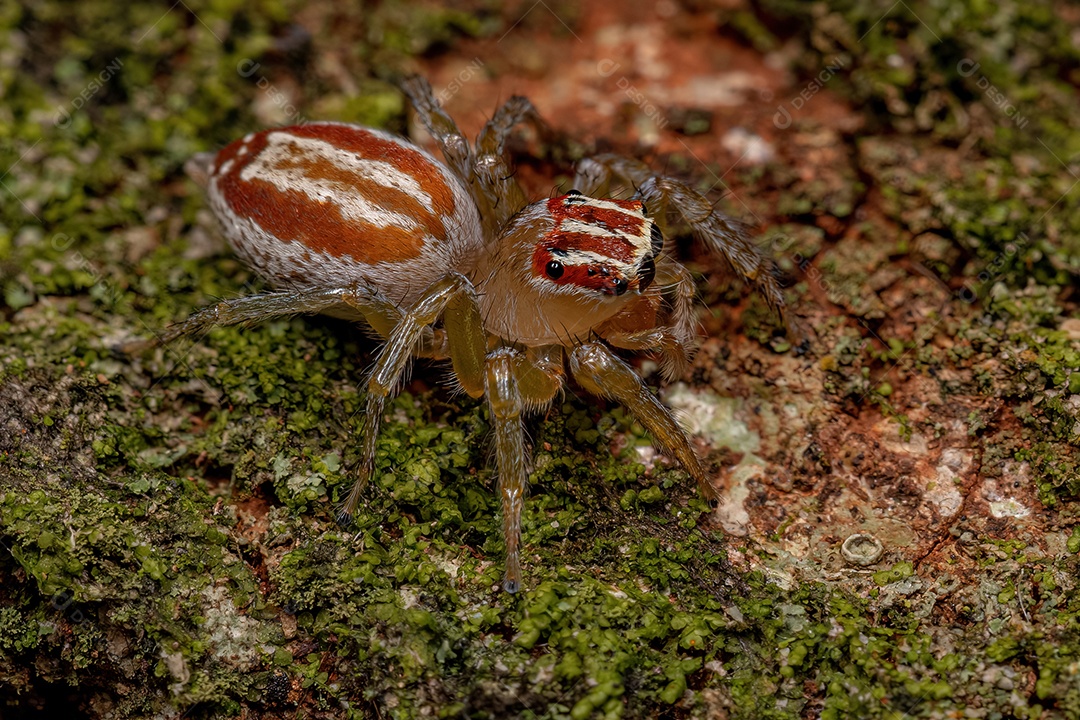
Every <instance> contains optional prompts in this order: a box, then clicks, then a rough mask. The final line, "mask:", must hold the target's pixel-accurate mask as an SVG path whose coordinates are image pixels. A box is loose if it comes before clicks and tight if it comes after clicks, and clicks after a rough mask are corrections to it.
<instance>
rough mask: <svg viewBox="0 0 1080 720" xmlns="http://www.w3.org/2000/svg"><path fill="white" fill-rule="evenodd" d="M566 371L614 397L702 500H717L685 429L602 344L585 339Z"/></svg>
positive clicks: (603, 394) (595, 390) (586, 385)
mask: <svg viewBox="0 0 1080 720" xmlns="http://www.w3.org/2000/svg"><path fill="white" fill-rule="evenodd" d="M570 374H571V375H573V376H574V379H575V380H577V381H578V384H579V385H581V387H583V388H585V389H586V390H587V391H589V392H590V393H592V394H593V395H598V396H600V397H605V398H609V399H611V400H615V401H616V402H618V403H619V404H620V405H622V406H623V407H625V408H626V409H627V410H629V411H630V413H631V414H632V415H633V416H634V417H636V418H637V419H638V421H639V422H640V423H641V424H642V425H644V426H645V429H646V430H648V431H649V434H650V435H651V436H652V438H653V440H655V441H656V442H657V443H658V444H659V445H660V447H661V448H663V449H665V450H667V451H668V452H671V453H672V454H673V455H675V457H676V458H678V460H679V462H680V463H682V466H683V468H684V469H685V470H686V471H687V472H688V473H690V476H691V477H693V478H694V480H695V481H697V484H698V487H700V488H701V494H702V495H704V496H705V499H706V500H708V501H709V502H710V503H714V502H716V501H717V500H718V499H719V497H720V496H719V494H718V493H717V491H716V488H714V487H713V485H712V483H711V482H710V481H709V477H708V475H707V474H706V473H705V468H704V467H703V466H702V464H701V460H700V459H699V458H698V456H697V453H695V452H694V448H693V447H692V446H691V445H690V439H689V438H688V437H687V436H686V432H685V431H684V430H683V429H682V428H681V427H679V423H678V422H676V421H675V417H674V416H673V415H672V414H671V411H670V410H669V409H668V408H667V407H665V406H664V404H663V403H661V402H660V401H659V400H657V399H656V397H655V396H653V394H652V392H651V391H650V390H649V387H648V386H647V385H646V384H645V383H644V381H642V379H641V378H640V377H638V375H637V373H635V372H634V370H633V368H631V367H630V366H629V365H627V364H626V363H625V362H623V361H622V360H621V359H619V358H618V357H617V356H616V355H615V354H614V353H612V352H611V350H609V349H608V348H607V347H605V346H604V345H603V344H602V343H599V342H588V343H584V344H582V345H578V346H577V347H575V348H574V349H573V350H572V351H571V352H570Z"/></svg>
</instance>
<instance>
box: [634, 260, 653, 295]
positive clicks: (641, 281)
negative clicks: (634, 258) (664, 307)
mask: <svg viewBox="0 0 1080 720" xmlns="http://www.w3.org/2000/svg"><path fill="white" fill-rule="evenodd" d="M654 277H656V263H655V262H654V261H653V259H652V258H649V259H648V260H646V261H645V262H643V263H642V264H641V269H640V270H638V274H637V291H638V293H639V294H640V293H643V292H645V290H646V289H647V288H648V287H649V286H650V285H652V281H653V278H654Z"/></svg>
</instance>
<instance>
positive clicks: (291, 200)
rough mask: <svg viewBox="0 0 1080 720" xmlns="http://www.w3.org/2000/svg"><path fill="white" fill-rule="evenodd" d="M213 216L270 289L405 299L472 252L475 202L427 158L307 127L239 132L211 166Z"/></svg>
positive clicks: (332, 127)
mask: <svg viewBox="0 0 1080 720" xmlns="http://www.w3.org/2000/svg"><path fill="white" fill-rule="evenodd" d="M209 196H210V201H211V205H212V207H213V209H214V213H215V214H216V215H217V217H218V219H219V220H220V222H221V225H222V228H223V230H224V232H225V235H226V237H227V238H228V240H229V242H230V244H231V245H232V246H233V248H234V250H235V251H236V252H237V254H238V255H240V257H241V258H242V259H243V260H244V261H245V262H247V263H248V264H249V265H250V266H251V267H252V268H253V269H254V270H256V271H257V272H258V273H259V274H260V275H262V276H263V278H265V279H266V280H267V281H268V282H269V283H271V284H272V285H274V286H276V287H279V288H288V287H340V286H342V285H345V284H347V283H351V282H358V281H363V282H367V283H369V284H371V285H373V286H375V287H377V288H379V289H380V290H382V291H383V292H384V293H385V294H386V295H387V296H388V297H389V298H391V299H393V300H394V301H404V302H410V301H411V300H412V299H414V298H415V297H417V296H418V295H419V294H420V293H421V292H422V291H423V290H424V289H425V288H426V287H427V286H428V285H430V284H431V283H432V282H434V281H436V280H438V279H439V278H441V277H442V276H443V275H445V274H446V272H447V271H448V270H451V269H456V270H461V271H467V269H468V266H470V265H471V263H472V261H473V258H474V257H475V255H476V253H477V252H478V250H479V248H480V246H481V245H482V242H483V238H482V235H481V225H480V219H479V215H478V212H477V210H476V206H475V204H474V203H473V201H472V200H471V199H470V198H469V195H468V193H467V192H466V191H465V189H464V188H463V187H462V185H461V183H460V182H459V181H458V180H457V179H456V178H455V177H454V176H453V175H452V174H451V173H450V171H449V170H448V169H447V168H446V167H445V166H443V165H442V164H441V163H440V162H438V161H437V160H436V159H435V158H434V157H432V156H431V155H429V154H428V153H426V152H424V151H423V150H421V149H420V148H418V147H416V146H415V145H412V144H411V143H408V142H406V141H405V140H402V139H400V138H396V137H394V136H392V135H389V134H387V133H383V132H380V131H378V130H372V129H369V128H364V127H359V126H356V125H345V124H340V123H310V124H307V125H298V126H294V127H287V128H279V129H275V130H264V131H262V132H258V133H254V134H251V135H247V136H246V137H244V138H241V139H240V140H237V141H235V142H233V143H232V144H230V145H229V146H227V147H226V148H225V149H224V150H222V151H221V152H219V153H218V154H217V157H216V158H215V159H214V161H213V163H212V164H211V166H210V167H209Z"/></svg>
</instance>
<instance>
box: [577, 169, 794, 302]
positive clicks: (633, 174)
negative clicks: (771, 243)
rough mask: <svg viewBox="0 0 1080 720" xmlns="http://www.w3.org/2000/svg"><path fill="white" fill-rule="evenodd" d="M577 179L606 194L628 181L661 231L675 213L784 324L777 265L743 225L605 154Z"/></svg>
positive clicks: (677, 184)
mask: <svg viewBox="0 0 1080 720" xmlns="http://www.w3.org/2000/svg"><path fill="white" fill-rule="evenodd" d="M578 177H579V178H581V179H582V181H591V182H593V183H594V184H595V185H597V186H598V187H602V188H603V189H605V190H607V189H608V188H609V187H610V185H611V182H612V181H613V180H615V179H621V180H623V181H625V182H627V183H630V184H631V185H632V186H633V187H634V188H635V189H636V191H637V194H638V196H639V197H640V198H641V199H642V200H643V201H644V202H645V206H646V207H647V208H648V209H649V213H650V215H652V216H653V217H654V219H655V220H656V221H657V222H659V223H660V224H661V226H663V227H664V229H665V230H667V227H666V221H667V211H668V208H669V207H670V208H673V209H675V210H677V211H678V212H679V214H680V215H681V216H682V218H683V219H684V220H685V221H686V222H687V224H688V225H690V229H691V230H693V233H694V237H695V238H697V239H698V242H700V243H702V244H703V245H704V246H705V248H706V249H707V250H708V251H709V252H711V253H713V254H714V255H717V256H718V257H721V258H723V259H724V261H725V262H726V263H727V264H728V266H729V267H731V268H732V269H733V270H734V271H735V272H736V273H737V274H738V275H739V276H740V277H743V278H745V279H746V280H749V281H750V282H751V283H753V285H754V287H756V288H757V290H758V292H760V293H761V294H762V296H763V297H764V298H765V302H766V303H768V305H769V307H770V308H771V309H772V310H773V312H775V313H776V314H777V316H778V317H779V318H781V319H782V320H784V322H785V323H788V320H789V319H788V318H787V316H786V313H785V312H784V311H785V302H784V293H783V291H782V290H781V289H780V283H779V282H778V281H777V279H776V265H775V263H774V262H773V261H772V259H771V258H769V257H767V256H766V255H765V254H764V253H762V252H761V250H760V249H759V248H758V247H757V246H756V245H755V244H754V242H753V240H752V239H751V238H750V236H749V235H748V234H747V232H746V227H745V226H744V225H743V224H742V223H740V222H737V221H736V220H733V219H732V218H730V217H728V216H727V215H725V214H724V213H722V212H718V211H717V210H716V208H714V207H713V205H712V203H710V202H709V201H708V199H706V198H705V196H704V195H702V194H701V193H699V192H698V191H697V190H694V189H693V188H691V187H690V186H689V185H687V184H686V183H684V182H681V181H679V180H676V179H674V178H671V177H667V176H664V175H657V174H656V173H655V172H653V171H652V169H650V168H649V166H648V165H646V164H645V163H643V162H640V161H638V160H631V159H629V158H625V157H621V156H619V155H614V154H609V153H605V154H601V155H596V156H594V157H592V158H589V159H588V160H585V161H582V162H581V163H579V168H578Z"/></svg>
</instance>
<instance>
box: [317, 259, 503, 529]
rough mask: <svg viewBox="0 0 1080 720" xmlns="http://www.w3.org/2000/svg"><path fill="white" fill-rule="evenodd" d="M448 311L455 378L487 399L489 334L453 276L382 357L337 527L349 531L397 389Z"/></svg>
mask: <svg viewBox="0 0 1080 720" xmlns="http://www.w3.org/2000/svg"><path fill="white" fill-rule="evenodd" d="M444 311H446V317H445V320H446V321H447V324H446V330H447V343H446V344H447V346H448V349H449V354H450V360H451V362H452V363H453V366H454V373H455V375H456V376H457V378H458V381H459V382H460V383H461V386H462V388H463V389H464V390H465V392H467V393H468V394H470V395H472V396H473V397H479V396H480V394H482V393H483V389H484V378H483V366H484V360H483V358H484V352H485V350H486V349H487V342H486V341H487V337H486V334H485V333H484V328H483V323H482V321H481V317H480V310H479V307H478V306H477V304H476V293H475V291H474V290H473V287H472V284H471V283H470V282H469V281H468V280H467V279H466V278H465V276H463V275H460V274H458V273H448V274H447V275H446V276H445V277H443V278H442V279H440V280H437V281H436V282H434V283H432V284H431V286H429V287H428V289H427V290H425V291H424V293H423V294H422V295H421V296H420V298H419V299H418V300H417V301H416V303H414V304H413V306H412V307H411V308H409V310H407V311H406V312H405V313H404V314H403V315H402V316H401V321H400V322H399V323H398V324H397V326H396V327H395V328H394V329H393V331H392V332H391V333H390V335H389V338H388V339H387V341H386V344H385V345H384V346H383V348H382V350H381V351H380V353H379V357H378V359H377V360H376V361H375V365H374V366H373V367H372V369H371V376H370V377H369V378H368V383H367V400H366V403H365V412H364V427H363V430H362V431H361V436H360V463H359V465H358V467H357V471H356V480H355V481H354V482H353V487H352V490H351V491H350V492H349V496H348V497H347V498H346V500H345V503H344V504H343V505H342V508H341V511H340V512H339V513H338V523H339V524H341V525H346V526H347V525H349V524H351V523H352V516H353V514H354V513H355V512H356V507H357V505H358V504H359V502H360V496H361V495H362V494H363V491H364V488H365V487H366V486H367V482H368V480H369V479H370V478H371V474H372V473H373V472H374V470H375V449H376V442H377V440H378V435H379V425H380V424H381V422H382V415H383V410H384V409H385V407H386V398H387V397H388V396H389V395H390V393H392V392H393V391H394V390H395V388H396V387H397V383H398V380H399V379H400V378H401V374H402V373H403V372H404V371H405V366H406V365H407V364H408V362H409V359H410V358H411V357H413V355H414V354H415V353H414V348H416V346H417V343H418V342H419V341H420V340H421V339H422V338H423V336H424V333H425V331H430V326H431V325H432V324H434V323H435V322H436V321H438V319H439V318H440V317H443V315H444Z"/></svg>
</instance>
